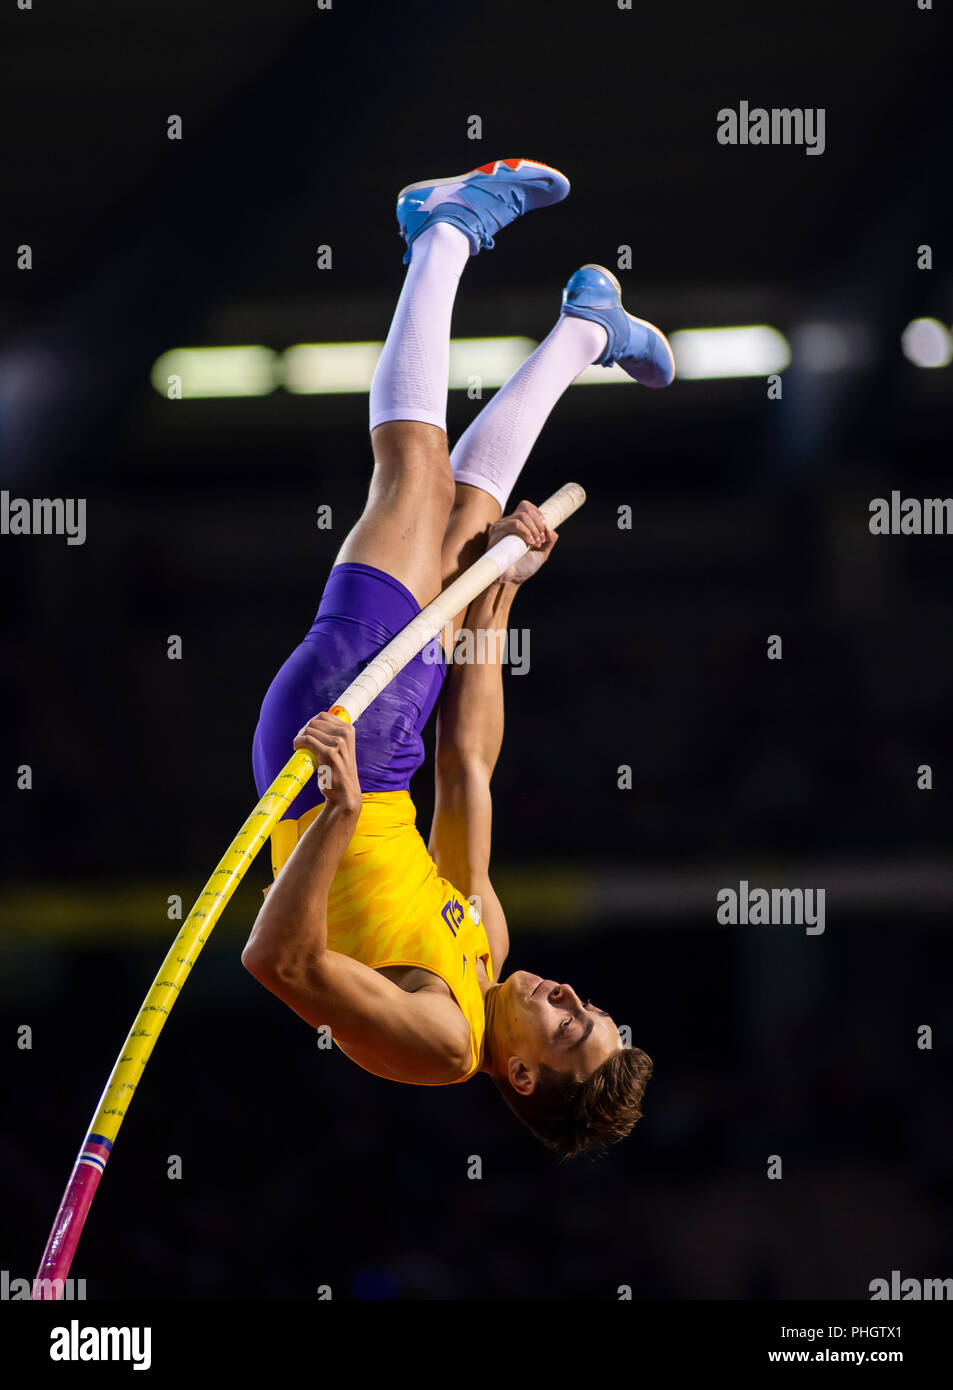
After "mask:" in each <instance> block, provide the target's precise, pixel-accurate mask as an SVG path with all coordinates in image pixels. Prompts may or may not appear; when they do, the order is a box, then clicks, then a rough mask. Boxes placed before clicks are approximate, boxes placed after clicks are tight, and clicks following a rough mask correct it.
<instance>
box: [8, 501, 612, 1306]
mask: <svg viewBox="0 0 953 1390" xmlns="http://www.w3.org/2000/svg"><path fill="white" fill-rule="evenodd" d="M585 500H586V494H585V492H584V491H583V489H582V488H581V487H580V486H579V484H578V483H566V485H565V487H561V488H560V489H559V491H558V492H556V493H554V494H553V496H552V497H550V498H549V499H548V501H546V502H543V503H542V505H541V506H540V511H541V512H542V513H543V516H544V517H545V518H546V520H547V522H548V523H549V525H550V526H551V527H553V528H555V527H557V526H559V525H561V524H562V522H563V521H565V520H566V518H567V517H569V516H571V515H572V514H573V512H575V511H576V510H578V508H579V507H581V506H582V504H583V502H584V501H585ZM527 549H528V547H527V545H526V543H525V542H524V541H522V540H521V539H520V538H519V536H504V538H503V539H502V540H500V541H497V543H496V545H493V546H491V547H490V549H489V550H488V551H487V552H486V554H485V555H483V556H482V557H481V558H480V559H479V560H477V561H476V563H475V564H473V565H471V566H470V568H469V569H467V570H465V571H464V572H463V574H461V575H460V576H459V578H457V579H455V580H454V582H453V583H452V584H450V585H448V586H447V588H446V589H444V591H443V592H442V593H441V594H440V595H439V596H438V597H437V598H435V599H434V600H433V602H432V603H428V604H427V606H426V608H423V609H421V611H420V612H419V613H418V614H417V616H416V618H414V619H413V620H412V621H411V622H409V623H408V624H407V626H406V627H405V628H402V629H401V631H400V632H399V633H398V634H397V636H396V637H394V638H393V640H392V641H390V642H388V643H387V645H386V646H385V647H384V648H382V650H381V651H380V652H379V653H378V654H377V656H375V657H374V658H373V659H372V660H371V661H370V662H369V663H368V665H367V666H365V668H364V670H363V671H362V672H361V673H360V675H359V676H358V677H357V679H356V680H354V681H352V682H351V684H350V685H349V686H348V688H347V689H346V690H345V691H344V693H343V695H341V696H340V698H339V700H338V702H337V704H335V705H334V706H333V707H332V713H334V714H337V715H338V716H339V717H340V718H342V719H346V720H348V721H349V722H350V723H352V724H353V723H355V722H356V721H357V720H358V719H359V718H360V716H361V715H362V714H363V713H364V711H365V710H366V709H367V707H368V705H369V704H370V703H371V701H372V700H373V699H374V698H375V697H376V696H377V695H379V694H380V692H381V691H382V690H383V689H384V686H385V685H387V684H388V682H389V681H392V680H393V679H394V677H395V676H396V675H397V674H398V672H399V671H401V670H402V669H403V667H404V666H406V665H407V663H408V661H411V660H412V659H413V658H414V657H415V656H416V655H417V653H418V652H419V651H421V650H422V648H423V647H425V646H426V645H427V643H428V642H430V641H431V640H432V639H433V638H434V637H436V636H437V635H438V634H439V633H440V631H441V630H442V629H443V627H444V626H445V625H446V624H447V623H448V622H450V621H451V620H452V619H453V617H454V615H455V614H456V613H459V612H460V610H461V609H462V608H465V607H466V606H467V604H468V603H470V601H471V600H472V599H474V598H476V596H477V594H480V593H482V592H483V590H484V589H485V588H487V586H488V585H490V584H492V583H493V581H494V579H497V578H499V576H500V575H501V574H503V573H504V571H505V570H507V569H509V567H510V565H512V564H515V563H516V561H517V560H518V559H519V558H520V556H521V555H524V554H525V553H526V551H527ZM314 771H315V765H314V762H313V760H312V758H311V756H310V754H308V753H305V752H296V753H294V755H293V756H292V757H291V758H289V760H288V762H287V763H286V764H285V766H284V767H283V768H282V769H281V771H280V772H279V773H278V776H277V777H276V778H275V780H274V781H273V782H272V784H271V786H270V787H269V788H268V790H267V791H266V792H265V794H264V796H262V798H261V800H260V801H259V802H258V805H257V806H256V807H255V809H254V811H252V813H251V815H250V816H249V817H248V819H247V820H246V822H245V824H244V825H243V826H242V828H241V830H239V832H238V834H237V835H236V836H235V839H234V840H233V841H232V843H231V844H230V845H229V847H228V849H227V850H226V851H225V854H224V855H223V857H222V859H221V860H220V861H219V863H218V866H217V867H216V869H215V871H214V873H213V874H212V876H211V878H210V879H209V881H208V883H206V885H205V887H204V888H203V889H202V892H201V894H200V895H199V898H198V900H197V902H196V903H195V906H194V907H193V908H192V911H191V912H190V913H189V915H188V917H187V918H186V919H185V921H184V922H183V923H182V927H181V930H180V931H179V933H178V935H177V936H176V938H175V940H174V941H173V943H172V945H171V947H170V949H169V952H168V955H167V956H166V958H165V960H164V961H163V962H162V965H161V967H160V969H159V973H158V975H156V977H155V980H154V981H153V982H152V986H151V988H150V990H149V992H148V994H147V995H146V997H145V1000H144V1001H143V1004H142V1008H141V1009H140V1010H139V1012H138V1014H137V1015H136V1019H135V1022H134V1023H133V1025H132V1027H131V1029H130V1030H129V1034H128V1036H127V1038H126V1041H125V1043H124V1044H123V1048H122V1051H121V1052H120V1054H119V1057H118V1058H117V1059H116V1062H115V1065H114V1066H113V1069H112V1072H111V1073H110V1076H109V1080H108V1081H107V1082H106V1087H105V1090H104V1091H103V1093H102V1096H101V1097H100V1101H99V1106H98V1108H97V1110H96V1113H95V1115H94V1116H93V1119H92V1123H91V1124H90V1126H89V1129H88V1130H87V1132H86V1137H85V1139H84V1140H83V1144H82V1147H81V1148H80V1151H79V1154H78V1155H77V1158H76V1161H75V1163H74V1165H73V1171H72V1173H71V1174H70V1179H69V1182H68V1183H67V1185H66V1191H65V1193H64V1194H63V1200H62V1201H61V1202H60V1206H59V1210H58V1211H57V1213H56V1219H55V1221H54V1222H53V1229H52V1231H51V1232H50V1238H49V1240H48V1241H47V1244H46V1249H45V1250H44V1252H43V1259H42V1260H41V1262H40V1268H39V1270H38V1272H37V1278H36V1281H35V1282H34V1289H33V1296H34V1297H35V1298H39V1299H55V1298H61V1297H62V1296H63V1285H62V1283H59V1282H58V1281H61V1280H65V1279H66V1277H67V1275H68V1274H69V1270H70V1265H71V1264H72V1260H73V1256H74V1254H75V1252H76V1246H77V1245H78V1243H79V1238H80V1235H81V1234H82V1231H83V1225H84V1223H85V1221H86V1217H87V1215H88V1212H89V1208H90V1205H91V1203H92V1200H93V1197H94V1196H95V1194H96V1188H97V1187H98V1185H99V1180H100V1178H101V1177H102V1175H103V1171H104V1170H105V1167H106V1163H107V1161H108V1159H109V1155H110V1153H111V1151H112V1146H113V1144H114V1142H115V1139H116V1136H117V1134H118V1133H119V1127H120V1125H121V1124H122V1122H123V1119H124V1118H125V1115H126V1111H127V1110H128V1108H129V1104H130V1102H131V1100H132V1097H133V1096H134V1095H135V1091H136V1086H137V1085H138V1084H139V1081H140V1079H141V1077H142V1073H143V1070H144V1068H145V1065H146V1063H147V1062H148V1060H149V1058H150V1056H151V1055H152V1049H153V1047H154V1046H155V1044H156V1040H157V1039H158V1037H159V1034H160V1033H161V1032H162V1028H163V1025H164V1024H165V1021H166V1019H167V1018H168V1016H169V1013H170V1011H171V1009H172V1006H173V1004H174V1003H175V1001H176V999H177V997H178V995H179V992H180V990H181V989H182V986H183V985H184V983H185V981H186V979H187V978H188V974H189V971H190V970H191V969H192V966H193V965H194V964H195V962H196V960H197V958H198V955H199V952H200V951H201V949H202V947H203V946H204V945H205V943H206V941H207V940H208V937H209V934H210V933H211V930H212V928H213V927H214V926H215V923H216V922H217V921H218V919H219V917H220V916H221V915H222V912H223V911H224V909H225V906H226V904H227V903H228V900H229V899H230V898H231V896H232V894H233V893H234V891H235V889H236V888H237V887H238V885H239V883H240V882H241V881H242V879H243V877H244V876H245V873H246V871H247V870H248V868H249V866H250V865H251V863H252V860H253V859H254V858H255V856H256V855H257V854H258V852H259V850H261V849H263V848H264V846H265V844H266V843H267V840H268V837H269V835H270V834H271V832H272V829H273V828H274V826H275V825H276V823H277V822H278V821H279V820H280V819H281V817H282V815H283V814H284V812H285V811H286V810H287V808H288V806H289V805H290V804H291V802H292V801H293V800H294V798H295V797H296V796H297V795H298V793H299V792H300V791H301V790H302V788H303V787H304V786H305V784H306V783H307V781H308V779H309V778H310V777H311V776H312V775H313V774H314Z"/></svg>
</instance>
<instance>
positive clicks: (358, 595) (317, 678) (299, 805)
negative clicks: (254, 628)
mask: <svg viewBox="0 0 953 1390" xmlns="http://www.w3.org/2000/svg"><path fill="white" fill-rule="evenodd" d="M419 612H420V605H419V603H418V602H417V600H416V599H415V598H414V596H413V594H412V593H411V592H410V590H409V589H405V588H404V586H403V584H401V583H400V581H399V580H397V579H394V578H393V576H392V575H389V574H385V573H384V571H383V570H378V569H374V568H373V567H372V566H371V565H359V564H343V565H335V566H334V568H333V569H332V571H331V573H330V574H329V576H328V582H327V584H326V585H325V587H324V593H323V595H322V596H321V604H320V607H319V608H318V612H317V616H316V618H315V620H314V622H313V623H312V625H311V631H310V632H309V633H308V635H307V637H306V638H305V639H304V641H303V642H302V643H301V644H300V646H298V647H296V648H295V650H294V651H293V652H292V653H291V655H290V656H289V657H288V660H287V661H286V662H285V664H284V665H283V666H282V667H281V669H280V671H279V672H278V674H277V675H276V676H275V678H274V680H273V681H272V683H271V685H270V686H269V687H268V693H267V694H266V696H265V699H264V702H263V704H262V707H261V715H260V717H259V720H258V728H257V729H256V730H255V741H254V745H253V748H252V764H253V767H254V771H255V783H256V785H257V787H258V795H259V796H261V795H262V793H263V792H264V791H266V790H267V788H268V787H269V786H270V784H271V783H272V782H273V781H274V779H275V777H276V776H277V775H278V773H279V772H280V771H281V769H282V768H283V767H284V765H285V763H286V762H287V761H288V759H289V758H290V757H291V755H292V753H293V752H294V748H293V746H292V745H293V743H294V739H295V737H296V736H297V734H298V732H299V731H300V730H301V728H302V727H303V726H304V725H305V724H307V722H308V720H309V719H312V718H313V717H314V716H315V715H316V714H319V713H320V712H321V710H326V709H330V708H331V706H332V705H333V704H334V703H335V702H336V701H337V699H338V697H339V696H340V695H342V694H343V693H344V690H345V689H346V687H347V686H348V685H350V683H351V681H352V680H353V679H354V677H355V676H356V675H358V673H359V672H360V671H362V670H363V669H364V667H365V666H366V665H367V663H368V662H369V661H370V659H371V657H373V656H376V655H377V653H378V652H379V651H380V649H381V648H382V647H383V646H385V645H386V644H387V643H388V642H389V641H390V639H391V638H392V637H394V636H395V635H396V634H397V633H398V632H399V631H400V629H401V628H402V627H405V626H406V625H407V623H409V622H410V620H411V618H415V617H416V616H417V614H418V613H419ZM426 651H427V653H428V656H429V657H430V659H429V661H425V660H424V658H423V655H422V654H420V653H418V655H417V656H415V657H414V659H413V660H412V661H409V662H408V663H407V665H406V666H405V667H404V669H403V670H402V671H401V672H400V674H399V675H397V676H395V678H394V679H393V680H392V681H391V682H390V684H389V685H386V686H385V687H384V689H383V690H382V691H381V693H380V694H379V695H378V696H377V698H376V700H373V701H372V702H371V704H370V705H368V707H367V709H366V710H365V712H364V713H363V714H362V715H361V717H360V719H359V720H358V721H357V724H356V725H355V746H356V749H357V771H358V776H359V777H360V781H361V790H362V791H365V792H394V791H407V790H408V789H409V787H410V779H411V778H412V777H413V775H414V773H415V772H416V771H417V769H418V768H419V767H420V765H421V763H422V762H423V760H424V743H423V737H422V734H423V728H424V725H425V724H426V722H427V720H428V719H429V718H430V715H431V713H432V712H433V708H434V705H435V704H436V703H437V697H438V696H439V694H440V689H441V686H442V685H443V681H444V678H445V676H446V666H445V664H444V661H443V654H442V652H441V651H440V648H439V644H438V643H430V644H429V646H428V647H427V648H426ZM435 655H436V656H437V660H434V656H435ZM323 800H324V796H323V794H322V792H321V791H320V789H319V788H318V778H317V774H315V776H314V777H312V778H311V780H310V781H309V782H308V785H307V786H306V787H305V789H304V791H302V792H299V794H298V795H297V796H296V797H295V799H294V801H292V803H291V805H290V806H289V808H288V810H287V811H286V813H285V817H284V818H285V819H288V818H292V817H293V818H297V817H299V816H303V815H304V813H305V812H306V811H310V810H311V808H312V807H313V806H317V805H319V804H320V803H321V802H322V801H323Z"/></svg>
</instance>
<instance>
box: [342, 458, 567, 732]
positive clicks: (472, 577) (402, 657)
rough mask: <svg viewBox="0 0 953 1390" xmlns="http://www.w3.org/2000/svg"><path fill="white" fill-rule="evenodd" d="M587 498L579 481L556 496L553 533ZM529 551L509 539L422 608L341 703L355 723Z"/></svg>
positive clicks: (549, 509)
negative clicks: (432, 643) (389, 686)
mask: <svg viewBox="0 0 953 1390" xmlns="http://www.w3.org/2000/svg"><path fill="white" fill-rule="evenodd" d="M585 500H586V494H585V491H584V489H583V488H581V487H580V486H579V484H578V483H566V484H565V486H564V487H561V488H560V489H559V491H558V492H554V493H553V495H552V497H548V498H547V499H546V501H545V502H543V503H541V504H540V508H539V510H540V511H541V512H542V514H543V516H544V517H545V518H546V521H547V523H548V524H549V526H551V527H552V528H553V529H555V528H556V527H557V526H560V525H561V524H562V523H563V522H564V521H565V520H566V518H567V517H570V516H572V514H573V512H575V511H577V510H578V509H579V508H580V507H581V506H582V504H583V502H585ZM528 549H529V547H528V546H527V544H526V542H525V541H523V540H521V539H520V537H519V536H504V537H503V539H502V540H500V541H497V542H496V544H495V545H492V546H491V547H490V549H489V550H488V551H487V552H486V554H485V555H483V556H481V558H480V559H479V560H477V561H476V563H475V564H472V565H471V566H470V568H469V569H466V570H464V572H463V574H461V575H460V576H459V577H458V578H457V579H455V580H454V581H453V583H452V584H448V585H447V587H446V589H444V590H443V592H442V593H441V594H438V595H437V597H436V598H435V599H434V600H433V602H432V603H428V604H427V606H426V608H422V609H421V610H420V612H419V613H418V614H417V616H416V618H413V619H411V621H410V622H409V623H408V624H407V626H406V627H403V628H401V630H400V632H398V634H397V636H396V637H394V638H392V639H391V641H390V642H388V643H387V646H386V647H383V648H382V649H381V651H379V652H378V653H377V656H375V657H374V659H373V661H370V662H369V663H368V664H367V666H365V667H364V670H363V671H362V672H361V674H360V675H359V676H357V677H356V679H355V680H353V681H352V682H351V684H350V685H349V686H348V688H347V689H346V690H345V691H344V694H343V695H341V696H339V698H338V699H337V700H336V701H335V703H336V704H338V705H340V706H341V707H342V709H344V710H346V711H347V715H348V718H349V719H350V721H351V723H352V724H353V723H354V722H355V720H357V719H359V718H360V716H361V715H362V714H363V713H364V711H365V710H366V709H367V707H368V705H369V704H370V703H371V701H372V700H373V699H375V698H376V697H377V696H378V695H379V694H380V692H381V691H382V690H383V689H384V686H385V685H387V684H389V682H390V681H392V680H393V679H394V677H395V676H396V675H397V674H398V672H400V671H402V670H403V668H404V667H405V666H406V665H407V663H408V661H413V659H414V657H415V656H416V655H417V653H418V652H419V651H422V650H423V648H424V647H425V646H426V645H427V643H428V642H430V641H432V640H433V638H434V637H436V636H437V634H438V633H439V632H440V631H441V629H442V628H444V627H445V626H446V624H447V623H449V622H451V621H452V620H453V618H454V617H455V616H456V614H457V613H459V612H460V610H461V609H463V608H465V607H466V606H467V604H468V603H470V602H471V601H472V600H473V599H475V598H476V596H477V594H482V592H483V590H484V589H485V588H487V587H488V585H490V584H492V583H493V581H494V579H498V578H499V577H500V575H501V574H503V572H504V571H505V570H508V569H509V567H510V565H514V564H515V563H516V561H517V560H518V559H520V557H521V556H523V555H525V554H526V551H527V550H528Z"/></svg>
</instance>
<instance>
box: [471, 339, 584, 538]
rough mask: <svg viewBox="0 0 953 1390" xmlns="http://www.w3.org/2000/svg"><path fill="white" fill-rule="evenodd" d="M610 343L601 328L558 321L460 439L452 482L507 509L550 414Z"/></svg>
mask: <svg viewBox="0 0 953 1390" xmlns="http://www.w3.org/2000/svg"><path fill="white" fill-rule="evenodd" d="M607 341H608V335H607V333H606V330H605V329H604V328H603V327H602V325H601V324H598V323H592V322H590V320H589V319H576V318H569V317H568V316H567V317H563V318H560V319H559V321H558V323H557V324H556V327H555V328H554V329H553V331H552V332H551V333H550V334H549V336H548V337H547V338H544V339H543V341H542V342H541V343H540V345H539V347H538V348H537V349H536V351H535V352H534V353H533V354H532V356H531V357H528V358H527V359H526V361H525V362H524V363H523V365H522V366H521V367H520V368H519V369H518V370H517V371H516V372H514V374H513V376H511V377H510V379H509V381H508V382H507V383H506V385H505V386H501V387H500V389H499V391H497V393H496V395H495V396H494V397H493V398H492V400H490V401H488V402H487V404H486V405H485V406H484V407H483V409H482V410H481V411H480V413H479V415H478V416H477V417H476V419H475V420H474V421H473V422H472V423H471V424H470V425H469V426H468V428H467V429H466V430H465V431H464V433H463V434H462V435H461V436H460V438H459V440H458V441H457V444H456V446H455V448H454V450H453V452H452V453H451V455H450V463H451V465H452V467H453V476H454V480H455V481H456V482H458V483H469V484H470V485H471V486H472V487H479V488H482V489H483V491H484V492H488V493H490V495H491V496H492V497H495V498H496V500H497V501H498V502H499V504H500V506H501V507H502V508H503V510H504V511H505V510H506V500H507V498H508V497H509V495H510V492H511V491H512V489H513V486H514V484H515V482H516V480H517V478H518V477H519V475H520V472H521V470H522V467H523V464H524V463H525V462H526V460H527V459H528V458H529V452H530V450H531V449H532V447H533V445H534V444H535V443H536V439H537V436H538V435H539V432H540V430H541V429H542V428H543V425H544V424H545V423H546V418H547V416H548V415H549V413H550V411H551V410H552V408H553V406H554V405H555V404H556V402H557V401H558V400H559V397H560V396H561V395H562V393H563V392H564V391H565V390H566V387H567V386H569V385H570V383H571V382H573V381H574V380H575V379H576V377H577V376H578V375H579V373H580V372H581V371H583V370H584V369H585V368H586V367H588V366H589V364H590V363H592V362H594V361H595V360H596V358H597V357H601V356H602V354H603V353H604V352H605V349H606V342H607Z"/></svg>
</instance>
